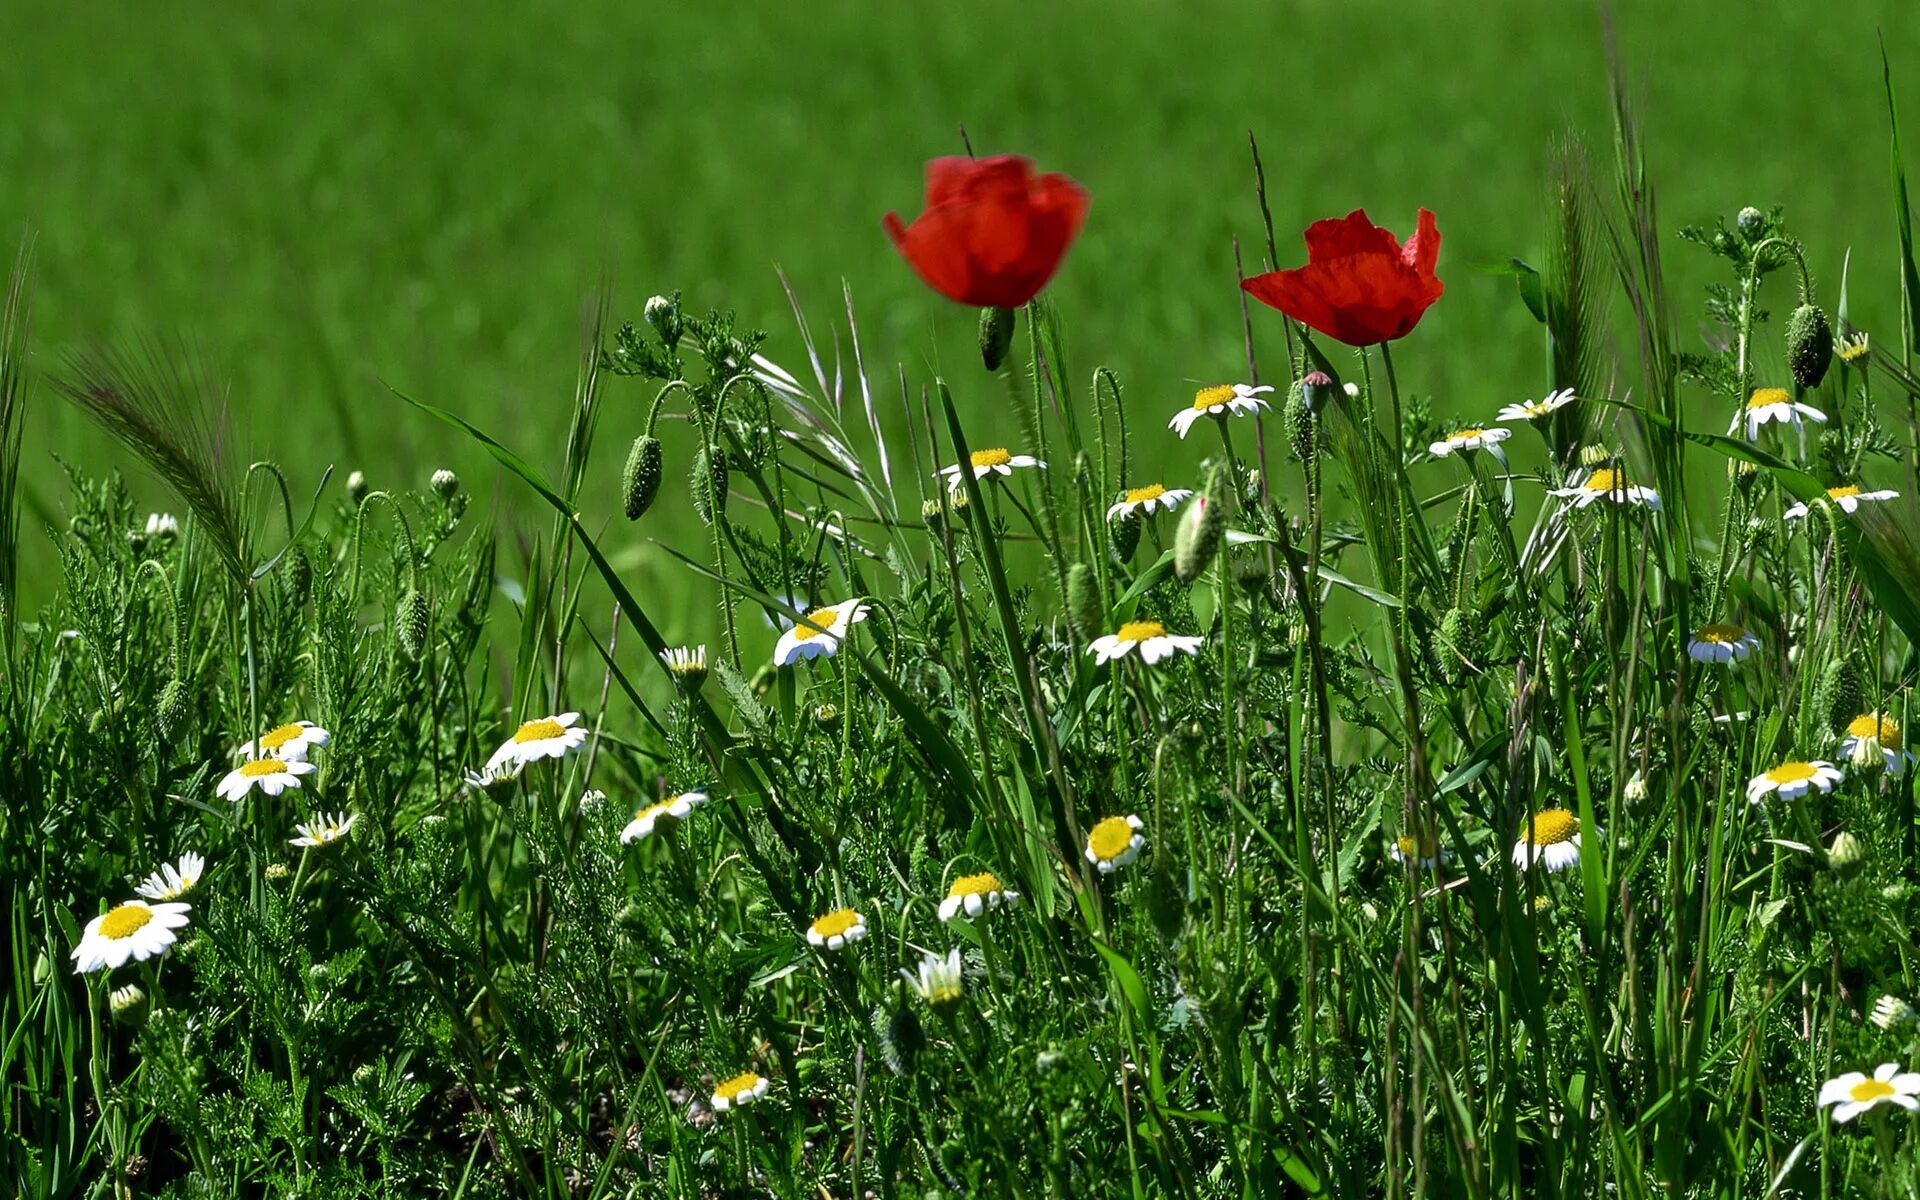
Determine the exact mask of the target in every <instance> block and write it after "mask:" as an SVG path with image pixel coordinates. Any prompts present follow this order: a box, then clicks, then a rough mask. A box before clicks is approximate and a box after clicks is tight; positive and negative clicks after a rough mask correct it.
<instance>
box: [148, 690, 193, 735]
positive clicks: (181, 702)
mask: <svg viewBox="0 0 1920 1200" xmlns="http://www.w3.org/2000/svg"><path fill="white" fill-rule="evenodd" d="M153 716H154V720H155V721H156V722H157V723H158V724H159V726H160V736H161V737H163V738H172V737H174V736H176V735H178V734H179V732H180V731H181V730H182V729H184V728H186V725H187V684H186V681H185V680H183V679H181V678H180V677H179V676H178V675H176V676H174V677H173V678H172V679H169V680H167V683H166V686H165V687H162V688H161V689H160V699H159V701H158V703H156V704H155V705H154V710H153Z"/></svg>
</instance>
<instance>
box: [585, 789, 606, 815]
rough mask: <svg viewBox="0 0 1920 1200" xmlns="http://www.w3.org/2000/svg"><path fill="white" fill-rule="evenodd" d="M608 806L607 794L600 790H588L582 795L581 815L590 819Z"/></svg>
mask: <svg viewBox="0 0 1920 1200" xmlns="http://www.w3.org/2000/svg"><path fill="white" fill-rule="evenodd" d="M606 806H607V794H606V793H605V792H603V791H601V790H600V789H599V788H588V789H587V790H586V791H584V792H581V793H580V803H579V805H578V808H579V812H580V815H581V816H583V817H590V816H592V815H593V814H595V813H597V812H599V811H600V810H601V809H603V808H605V807H606Z"/></svg>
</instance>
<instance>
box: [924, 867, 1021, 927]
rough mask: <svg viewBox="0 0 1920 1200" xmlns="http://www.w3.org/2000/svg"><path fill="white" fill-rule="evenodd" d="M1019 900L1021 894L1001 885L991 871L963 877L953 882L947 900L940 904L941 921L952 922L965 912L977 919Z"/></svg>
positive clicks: (948, 890)
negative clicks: (1003, 905) (982, 914)
mask: <svg viewBox="0 0 1920 1200" xmlns="http://www.w3.org/2000/svg"><path fill="white" fill-rule="evenodd" d="M1019 899H1020V893H1019V892H1016V891H1014V890H1013V889H1012V888H1009V887H1007V886H1006V885H1005V884H1003V883H1001V882H1000V879H999V877H998V876H996V875H994V874H993V873H992V872H990V871H983V872H981V873H980V874H978V875H962V876H960V877H959V878H958V879H956V880H954V881H953V886H952V887H949V888H948V889H947V898H946V899H945V900H942V901H941V902H940V919H941V920H942V921H951V920H953V919H954V918H955V917H957V916H959V915H960V914H961V913H963V912H964V913H966V914H967V915H968V916H969V917H977V916H979V915H980V914H981V913H982V912H984V911H986V910H987V909H989V908H999V907H1000V906H1001V905H1002V904H1013V903H1015V902H1016V901H1018V900H1019Z"/></svg>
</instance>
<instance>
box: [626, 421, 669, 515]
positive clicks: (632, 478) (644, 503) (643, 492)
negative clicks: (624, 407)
mask: <svg viewBox="0 0 1920 1200" xmlns="http://www.w3.org/2000/svg"><path fill="white" fill-rule="evenodd" d="M660 465H661V450H660V439H659V438H657V437H654V436H653V435H652V434H650V433H643V434H641V435H640V436H639V437H637V438H635V439H633V449H631V450H629V451H627V465H626V467H625V468H624V469H622V470H621V472H620V494H621V497H622V500H623V502H624V504H625V506H626V512H627V520H629V521H638V520H639V519H640V518H641V517H643V516H645V515H646V512H647V510H648V509H649V508H652V507H653V498H654V497H655V496H656V495H658V494H659V492H660Z"/></svg>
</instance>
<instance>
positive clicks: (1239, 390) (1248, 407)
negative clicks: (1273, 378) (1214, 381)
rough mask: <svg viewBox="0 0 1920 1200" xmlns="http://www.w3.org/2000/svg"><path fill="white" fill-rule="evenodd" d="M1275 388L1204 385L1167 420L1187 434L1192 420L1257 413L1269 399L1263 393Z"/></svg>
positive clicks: (1248, 385) (1169, 425)
mask: <svg viewBox="0 0 1920 1200" xmlns="http://www.w3.org/2000/svg"><path fill="white" fill-rule="evenodd" d="M1272 390H1273V389H1272V388H1271V387H1268V386H1265V385H1262V386H1260V387H1254V386H1253V385H1251V384H1246V383H1234V384H1222V385H1220V386H1218V387H1205V388H1201V389H1200V390H1199V391H1197V392H1195V393H1194V395H1193V403H1192V404H1190V405H1188V406H1187V407H1186V408H1183V409H1181V410H1180V411H1179V412H1177V413H1175V414H1173V420H1171V421H1168V422H1167V428H1168V429H1171V430H1174V431H1176V432H1177V433H1179V435H1180V436H1181V437H1183V438H1184V437H1186V436H1187V431H1188V430H1189V429H1192V428H1193V423H1194V422H1195V421H1198V420H1199V419H1200V418H1201V417H1219V418H1220V419H1221V420H1225V419H1226V418H1227V417H1229V416H1234V417H1242V416H1245V415H1246V414H1248V413H1257V412H1259V411H1260V410H1261V409H1263V408H1265V407H1267V402H1266V401H1265V400H1262V399H1261V397H1262V396H1264V395H1266V394H1267V393H1268V392H1271V391H1272Z"/></svg>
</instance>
